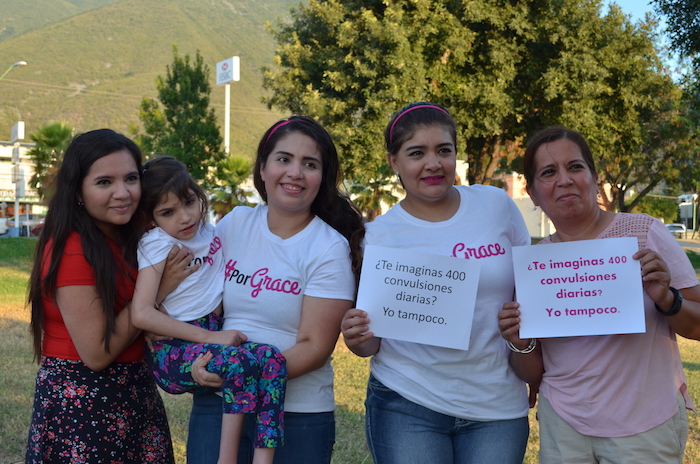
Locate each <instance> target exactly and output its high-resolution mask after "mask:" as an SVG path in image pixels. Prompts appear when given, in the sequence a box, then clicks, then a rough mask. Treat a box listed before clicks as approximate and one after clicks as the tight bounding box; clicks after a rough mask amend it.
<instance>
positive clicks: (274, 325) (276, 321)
mask: <svg viewBox="0 0 700 464" xmlns="http://www.w3.org/2000/svg"><path fill="white" fill-rule="evenodd" d="M216 232H217V236H218V237H220V238H221V242H222V244H223V251H224V261H225V270H224V274H225V283H224V329H236V330H240V331H241V332H243V333H244V334H245V335H246V336H247V337H248V340H251V341H254V342H259V343H269V344H271V345H274V346H276V347H277V348H279V349H280V351H285V350H287V349H289V348H291V347H292V346H293V345H295V344H296V339H297V334H298V331H299V324H300V322H301V309H302V300H303V298H304V295H308V296H312V297H317V298H329V299H340V300H350V301H353V300H354V299H355V278H354V276H353V273H352V270H351V261H350V247H349V245H348V242H347V240H346V239H345V237H343V236H342V235H341V234H340V233H338V232H337V231H336V230H334V229H333V228H332V227H330V226H329V225H328V224H326V223H325V222H323V221H322V220H321V219H319V218H318V217H315V218H314V219H313V220H312V221H311V222H310V223H309V225H307V226H306V227H305V228H304V230H302V231H301V232H299V233H297V234H296V235H294V236H293V237H290V238H287V239H282V238H280V237H278V236H277V235H275V234H273V233H272V232H270V229H269V228H268V226H267V206H264V205H260V206H257V207H256V208H255V209H251V208H249V207H245V206H239V207H236V208H234V210H233V211H232V212H230V213H228V214H227V215H226V216H225V217H224V218H223V219H222V220H221V221H220V222H219V223H218V224H217V226H216ZM334 409H335V399H334V396H333V369H332V367H331V364H330V359H328V361H326V364H325V365H324V366H323V367H321V368H320V369H317V370H315V371H312V372H309V373H307V374H304V375H302V376H300V377H297V378H295V379H292V380H290V381H289V382H288V383H287V394H286V398H285V402H284V410H285V411H289V412H303V413H312V412H327V411H333V410H334Z"/></svg>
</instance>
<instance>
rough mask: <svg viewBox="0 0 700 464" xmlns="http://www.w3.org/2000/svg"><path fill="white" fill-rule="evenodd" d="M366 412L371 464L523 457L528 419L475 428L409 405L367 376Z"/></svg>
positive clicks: (471, 463)
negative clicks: (373, 463) (372, 462)
mask: <svg viewBox="0 0 700 464" xmlns="http://www.w3.org/2000/svg"><path fill="white" fill-rule="evenodd" d="M484 388H488V386H487V385H484ZM365 407H366V410H367V413H366V417H365V421H366V422H365V425H366V433H367V444H368V445H369V449H370V451H371V453H372V457H373V458H374V462H375V464H405V463H407V462H410V463H411V464H522V462H523V457H524V456H525V448H526V447H527V438H528V435H529V424H528V420H527V417H522V418H519V419H511V420H497V421H487V422H479V421H470V420H466V419H460V418H457V417H452V416H447V415H445V414H441V413H438V412H435V411H432V410H430V409H428V408H424V407H423V406H420V405H418V404H416V403H413V402H411V401H408V400H407V399H405V398H403V397H402V396H401V395H399V394H398V393H396V392H395V391H393V390H391V389H389V388H387V387H385V386H384V385H383V384H382V383H381V382H379V381H378V380H377V379H375V378H374V376H372V375H370V378H369V383H368V385H367V400H366V401H365Z"/></svg>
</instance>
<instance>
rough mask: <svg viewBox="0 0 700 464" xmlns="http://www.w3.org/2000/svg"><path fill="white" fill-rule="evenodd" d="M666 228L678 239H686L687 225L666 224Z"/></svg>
mask: <svg viewBox="0 0 700 464" xmlns="http://www.w3.org/2000/svg"><path fill="white" fill-rule="evenodd" d="M666 228H667V229H668V231H669V232H671V233H672V234H673V236H674V237H676V238H683V237H685V225H683V224H666Z"/></svg>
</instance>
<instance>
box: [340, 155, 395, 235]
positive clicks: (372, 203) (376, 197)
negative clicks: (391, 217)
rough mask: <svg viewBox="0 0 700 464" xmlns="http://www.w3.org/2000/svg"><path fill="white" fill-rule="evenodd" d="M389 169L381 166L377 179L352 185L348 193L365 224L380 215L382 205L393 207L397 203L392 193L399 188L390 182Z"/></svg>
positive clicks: (386, 166)
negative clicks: (362, 216)
mask: <svg viewBox="0 0 700 464" xmlns="http://www.w3.org/2000/svg"><path fill="white" fill-rule="evenodd" d="M390 176H391V169H390V168H389V166H388V165H384V166H381V167H380V168H379V171H378V173H377V177H375V178H373V179H370V180H369V181H368V182H366V183H354V184H352V185H351V186H350V193H351V194H352V200H353V202H354V203H355V206H357V208H358V209H359V210H360V212H362V214H363V215H364V217H365V219H366V220H367V222H372V221H374V218H376V217H377V216H379V215H380V214H382V205H383V204H384V205H387V206H393V205H394V204H396V202H397V201H399V198H398V197H396V196H395V195H394V194H393V192H394V191H395V190H397V189H399V188H400V187H399V186H398V184H397V183H396V182H394V181H392V180H391V178H390Z"/></svg>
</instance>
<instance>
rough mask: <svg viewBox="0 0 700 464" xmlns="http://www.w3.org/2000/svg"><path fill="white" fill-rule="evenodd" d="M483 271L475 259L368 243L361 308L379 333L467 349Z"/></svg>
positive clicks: (384, 336)
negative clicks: (480, 276) (409, 250)
mask: <svg viewBox="0 0 700 464" xmlns="http://www.w3.org/2000/svg"><path fill="white" fill-rule="evenodd" d="M480 270H481V265H480V264H479V263H478V262H476V261H475V260H468V259H459V258H453V257H448V256H438V255H432V254H428V253H420V252H415V251H411V252H409V253H407V252H406V250H402V249H399V248H388V247H380V246H373V245H368V246H366V247H365V251H364V258H363V264H362V277H361V279H360V288H359V291H358V295H357V307H358V308H360V309H363V310H365V311H367V313H368V317H369V318H370V327H369V328H370V331H371V332H373V333H374V335H376V336H377V337H382V338H392V339H396V340H403V341H409V342H415V343H423V344H426V345H435V346H442V347H446V348H455V349H459V350H467V349H468V348H469V338H470V336H471V329H472V319H473V317H474V303H475V301H476V291H477V288H478V283H479V272H480Z"/></svg>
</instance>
